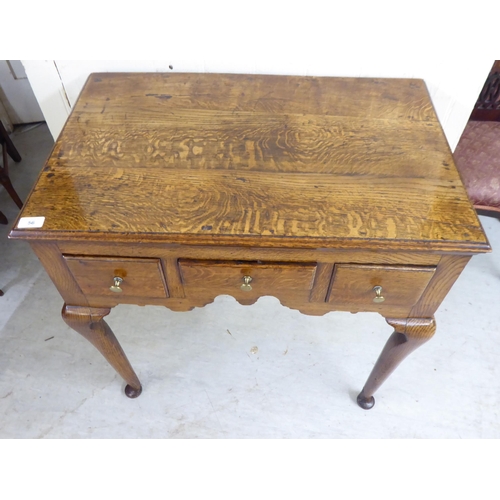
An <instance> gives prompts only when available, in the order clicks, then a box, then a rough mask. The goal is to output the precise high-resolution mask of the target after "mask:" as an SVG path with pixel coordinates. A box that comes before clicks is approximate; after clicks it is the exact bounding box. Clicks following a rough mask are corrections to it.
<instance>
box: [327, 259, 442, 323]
mask: <svg viewBox="0 0 500 500" xmlns="http://www.w3.org/2000/svg"><path fill="white" fill-rule="evenodd" d="M435 270H436V268H435V267H417V266H416V267H410V266H386V265H383V266H381V265H362V264H337V265H335V268H334V272H333V276H332V282H331V285H330V290H329V292H328V297H327V302H329V303H330V304H332V305H333V306H335V308H337V309H339V310H345V311H352V312H358V311H368V312H369V311H373V312H380V313H391V314H407V313H409V312H410V310H411V308H412V307H413V306H414V305H415V304H416V303H417V302H418V300H419V298H420V296H421V295H422V293H423V292H424V290H425V288H426V287H427V285H428V284H429V281H430V280H431V278H432V276H433V275H434V272H435ZM375 287H381V289H380V290H379V294H378V295H379V296H378V297H377V292H376V290H374V288H375Z"/></svg>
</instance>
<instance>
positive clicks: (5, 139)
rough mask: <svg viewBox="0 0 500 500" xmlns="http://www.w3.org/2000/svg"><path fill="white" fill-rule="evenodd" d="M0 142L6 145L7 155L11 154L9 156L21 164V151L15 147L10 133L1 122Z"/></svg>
mask: <svg viewBox="0 0 500 500" xmlns="http://www.w3.org/2000/svg"><path fill="white" fill-rule="evenodd" d="M0 142H1V143H2V144H5V146H6V147H7V153H9V156H10V157H11V158H12V159H13V160H14V161H15V162H16V163H19V162H20V161H21V159H22V158H21V155H20V154H19V151H18V150H17V149H16V146H14V143H13V142H12V140H11V138H10V136H9V133H8V132H7V130H6V129H5V127H4V126H3V123H2V122H1V121H0Z"/></svg>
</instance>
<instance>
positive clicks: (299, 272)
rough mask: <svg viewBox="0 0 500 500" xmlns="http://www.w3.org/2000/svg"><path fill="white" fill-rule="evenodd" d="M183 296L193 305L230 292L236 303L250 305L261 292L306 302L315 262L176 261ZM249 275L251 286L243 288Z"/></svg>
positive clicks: (284, 298) (313, 274)
mask: <svg viewBox="0 0 500 500" xmlns="http://www.w3.org/2000/svg"><path fill="white" fill-rule="evenodd" d="M179 268H180V271H181V276H182V282H183V285H184V292H185V294H186V298H189V299H190V301H191V302H192V303H194V304H196V305H197V304H203V305H204V304H205V303H206V301H207V300H209V301H210V302H211V301H213V299H214V298H215V297H217V296H218V295H231V296H232V297H234V298H235V299H236V300H237V301H238V302H240V304H246V305H250V304H253V303H255V302H256V301H257V299H258V298H259V297H262V296H264V295H272V296H273V297H277V298H278V299H280V300H285V301H286V300H287V298H290V297H292V298H293V299H295V300H299V301H302V302H306V303H307V302H308V300H309V295H310V292H311V289H312V287H313V283H314V276H315V272H316V264H315V263H308V264H305V263H280V262H267V263H266V262H251V261H247V262H227V261H197V260H185V259H180V260H179ZM244 276H250V277H251V278H252V281H251V283H250V285H251V287H252V289H251V290H250V291H243V290H242V289H241V285H242V284H243V283H244V281H243V277H244Z"/></svg>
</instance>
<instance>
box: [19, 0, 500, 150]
mask: <svg viewBox="0 0 500 500" xmlns="http://www.w3.org/2000/svg"><path fill="white" fill-rule="evenodd" d="M481 1H482V0H476V2H474V4H473V5H472V4H470V5H467V3H466V2H440V0H434V1H426V0H419V2H401V1H399V2H391V1H390V0H377V1H371V2H368V1H366V2H365V0H358V1H356V2H349V3H347V2H345V1H344V2H342V3H340V2H336V1H335V0H329V1H322V2H321V1H316V0H308V1H307V2H293V1H288V2H279V1H273V0H267V1H260V0H253V1H252V2H234V1H231V2H229V1H225V0H212V1H210V2H192V1H189V0H185V2H183V3H182V4H179V3H177V4H176V5H172V4H168V8H167V7H165V9H164V10H148V9H137V10H134V13H133V16H132V18H133V19H132V18H130V16H129V18H127V19H125V17H120V16H121V15H122V13H121V11H120V10H118V11H117V10H113V11H109V12H107V14H106V11H105V10H103V11H102V13H101V17H103V18H104V17H106V15H112V16H114V17H113V19H114V22H113V23H106V25H105V31H102V30H101V28H99V25H98V24H95V22H94V23H93V24H91V25H89V26H92V30H91V32H92V33H91V36H85V37H83V38H82V37H81V32H78V31H75V30H73V29H72V25H71V23H70V24H65V23H62V24H60V25H59V26H58V31H56V32H54V33H52V32H50V30H49V32H47V37H49V39H50V36H52V37H54V39H55V42H54V43H57V46H58V52H60V50H59V47H61V46H66V47H68V48H66V50H65V51H63V53H65V54H68V55H69V57H68V59H66V60H26V59H25V60H23V64H24V66H25V68H26V72H27V74H28V77H29V79H30V82H31V85H32V87H33V90H34V92H35V95H36V96H37V98H38V101H39V103H40V106H41V108H42V111H43V113H44V115H45V118H46V120H47V123H48V125H49V128H50V130H51V132H52V134H53V136H54V137H57V136H58V134H59V132H60V130H61V128H62V126H63V124H64V121H65V119H66V117H67V115H68V112H69V106H70V105H72V104H73V103H74V102H75V99H76V98H77V96H78V93H79V92H80V89H81V87H82V85H83V83H84V82H85V79H86V78H87V76H88V74H89V73H91V72H95V71H166V72H169V71H171V70H170V69H169V65H172V66H173V68H174V69H173V71H175V72H185V71H187V72H229V73H267V74H294V75H315V76H369V77H415V78H423V79H424V80H425V81H426V83H427V86H428V88H429V91H430V94H431V98H432V100H433V103H434V106H435V108H436V111H437V114H438V117H439V119H440V121H441V124H442V126H443V129H444V132H445V134H446V136H447V138H448V141H449V143H450V146H451V148H452V150H453V149H454V148H455V146H456V144H457V142H458V139H459V138H460V135H461V133H462V131H463V129H464V127H465V124H466V122H467V119H468V117H469V115H470V112H471V111H472V108H473V106H474V103H475V100H476V98H477V96H478V94H479V92H480V90H481V87H482V85H483V83H484V80H485V78H486V76H487V74H488V71H489V69H490V67H491V65H492V63H493V61H494V59H495V56H494V54H492V53H490V54H487V53H486V50H487V49H488V47H495V46H496V45H495V43H490V42H489V41H488V38H487V37H488V33H490V32H492V31H493V30H490V31H488V30H486V31H485V30H482V29H481V32H480V33H479V35H480V36H477V35H474V33H472V32H471V26H473V25H474V22H475V21H474V19H477V16H478V10H479V11H480V10H481V6H480V4H481ZM101 8H102V9H105V7H104V4H103V5H102V7H101ZM491 9H493V10H495V9H497V7H494V6H493V4H491V3H490V7H489V8H488V9H486V10H487V11H488V12H489V13H490V14H491V16H493V17H495V14H494V13H493V12H492V10H491ZM497 10H498V9H497ZM82 14H83V13H82ZM490 14H489V15H490ZM83 15H84V14H83ZM123 16H124V14H123ZM476 25H477V23H476ZM103 26H104V25H103ZM141 26H142V28H141ZM72 31H73V32H74V33H72ZM483 31H484V35H483V33H482V32H483ZM124 32H126V34H125V35H124ZM117 34H118V35H117ZM118 37H119V38H118ZM66 39H70V40H75V39H78V40H81V41H80V46H76V48H75V47H74V46H73V45H66V44H65V43H63V44H61V40H64V41H66ZM118 39H119V42H118V41H117V40H118ZM92 43H93V44H94V45H92ZM115 53H116V56H115ZM88 54H94V57H93V58H92V60H77V58H78V56H79V55H82V56H83V59H85V57H87V58H88ZM124 54H126V55H128V56H129V57H130V59H131V60H116V59H114V60H110V59H112V58H113V57H120V56H123V55H124ZM101 55H103V56H104V57H106V56H107V58H108V60H100V59H99V57H101ZM146 55H149V57H152V58H154V57H157V60H140V59H139V58H140V57H144V56H146ZM497 55H498V54H497ZM134 57H135V59H133V60H132V58H134ZM496 58H498V57H496Z"/></svg>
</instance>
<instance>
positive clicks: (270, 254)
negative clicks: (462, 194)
mask: <svg viewBox="0 0 500 500" xmlns="http://www.w3.org/2000/svg"><path fill="white" fill-rule="evenodd" d="M57 246H58V247H59V249H60V251H61V252H62V253H66V254H73V255H81V254H82V253H84V251H85V252H87V253H88V254H89V255H108V256H122V257H127V256H129V255H130V254H133V255H134V256H137V257H153V258H156V257H160V258H162V259H169V258H172V259H175V258H185V259H195V260H196V259H199V260H201V259H210V260H248V254H249V249H248V247H236V246H232V245H226V246H223V247H216V246H204V245H177V244H161V243H150V242H148V243H145V242H144V243H113V244H109V243H105V242H103V243H99V242H89V241H86V242H75V241H60V242H58V243H57ZM252 255H254V256H255V257H254V258H253V260H262V261H275V262H322V263H329V264H335V263H343V262H347V263H352V264H363V263H366V262H369V263H371V264H402V265H422V266H433V265H437V264H438V263H439V261H440V260H441V254H439V253H432V252H425V253H424V252H420V253H416V252H403V251H399V252H388V251H371V252H369V251H360V250H342V249H336V248H335V249H328V250H327V249H323V248H322V249H304V248H295V249H294V248H260V247H259V248H257V247H254V248H252Z"/></svg>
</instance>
